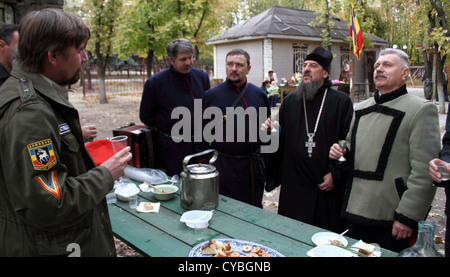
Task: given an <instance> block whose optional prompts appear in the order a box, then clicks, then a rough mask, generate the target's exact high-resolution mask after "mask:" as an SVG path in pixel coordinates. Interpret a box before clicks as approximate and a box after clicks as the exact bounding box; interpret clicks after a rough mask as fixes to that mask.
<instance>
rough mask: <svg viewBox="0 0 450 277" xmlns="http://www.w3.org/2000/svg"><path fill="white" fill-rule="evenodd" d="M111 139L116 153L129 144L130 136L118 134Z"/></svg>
mask: <svg viewBox="0 0 450 277" xmlns="http://www.w3.org/2000/svg"><path fill="white" fill-rule="evenodd" d="M109 140H110V141H111V144H112V147H113V150H114V153H117V152H119V151H120V150H122V149H124V148H125V147H127V145H128V137H127V136H116V137H112V138H110V139H109Z"/></svg>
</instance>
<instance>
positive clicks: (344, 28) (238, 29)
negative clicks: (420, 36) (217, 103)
mask: <svg viewBox="0 0 450 277" xmlns="http://www.w3.org/2000/svg"><path fill="white" fill-rule="evenodd" d="M316 17H317V15H316V14H315V12H314V11H310V10H299V9H294V8H284V7H279V6H273V7H272V8H270V9H268V10H266V11H264V12H262V13H260V14H258V15H256V16H255V17H253V18H251V19H249V20H247V21H245V22H244V23H241V24H238V25H236V26H233V27H232V28H230V29H228V30H227V31H225V32H224V33H223V34H221V35H219V36H217V37H213V38H211V39H209V40H208V41H207V44H208V45H213V46H214V74H215V78H218V79H224V80H225V79H226V73H225V57H226V54H227V53H228V52H229V51H230V50H232V49H234V48H242V49H244V50H246V51H247V52H248V53H249V54H250V63H251V66H252V69H251V71H250V73H249V75H248V80H249V82H251V83H253V84H255V85H257V86H260V85H261V84H262V81H263V78H264V75H265V74H266V73H267V71H268V70H269V69H273V70H274V72H275V73H276V74H277V77H278V79H279V82H280V81H281V78H286V79H287V78H288V76H289V75H293V74H294V73H296V72H301V68H302V65H303V60H304V58H305V57H306V55H307V54H308V53H310V52H311V51H312V50H313V49H314V48H316V47H317V46H321V43H322V29H323V28H318V27H313V26H312V25H311V23H317V19H316ZM330 20H332V22H333V24H334V26H333V29H332V32H331V38H332V40H331V41H332V49H331V51H332V52H333V54H334V59H333V62H332V68H331V72H330V78H331V79H332V80H337V79H339V74H340V72H341V70H342V68H343V66H344V64H345V63H346V62H348V61H349V59H350V58H352V59H353V61H354V63H355V68H354V82H355V83H358V82H359V83H368V84H369V85H368V86H366V92H369V91H370V92H373V91H374V85H373V78H372V76H373V65H374V63H375V60H376V57H377V55H378V53H379V52H380V50H381V49H382V48H384V47H386V46H388V45H389V43H388V42H387V41H385V40H383V39H381V38H379V37H376V36H375V37H372V38H371V40H372V42H373V47H371V48H367V47H365V48H364V51H363V53H361V57H360V61H358V60H357V58H356V56H355V55H354V54H353V53H352V54H351V55H350V44H349V42H348V38H349V35H350V26H349V24H348V22H345V21H343V20H341V19H339V18H337V17H335V16H331V18H330ZM344 39H347V42H346V41H344ZM365 40H367V38H365Z"/></svg>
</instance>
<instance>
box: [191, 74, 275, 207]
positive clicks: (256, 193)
mask: <svg viewBox="0 0 450 277" xmlns="http://www.w3.org/2000/svg"><path fill="white" fill-rule="evenodd" d="M247 84H248V86H247V89H246V90H245V93H244V95H243V98H240V99H239V101H238V102H237V103H236V106H235V107H236V108H237V107H242V109H243V110H247V108H249V107H254V108H255V109H256V110H259V108H260V107H261V108H264V109H266V110H267V116H268V117H270V107H269V102H268V99H267V94H266V93H265V92H264V91H263V90H262V89H261V88H259V87H256V86H255V85H253V84H250V83H247ZM244 87H245V84H244V85H243V86H241V87H240V88H237V87H236V86H235V85H234V84H232V83H231V82H229V81H226V82H223V83H222V84H220V85H218V86H216V87H214V88H211V89H210V90H208V91H207V92H206V93H205V96H204V97H203V108H204V110H205V109H207V108H208V107H219V108H220V109H221V110H222V114H223V115H226V114H227V107H232V106H233V103H234V102H235V100H236V99H237V97H239V95H240V94H241V93H242V92H243V90H244ZM247 115H248V114H247V113H246V116H245V119H244V120H242V118H241V119H239V118H238V117H237V116H228V117H227V119H226V120H225V122H223V138H222V142H220V141H216V140H215V141H212V142H210V143H209V145H207V144H203V145H202V146H201V149H199V151H200V150H203V149H204V148H206V147H208V148H212V149H216V150H218V151H219V157H218V159H217V160H216V162H215V163H214V166H216V168H217V170H218V171H219V183H220V185H219V192H220V194H222V195H225V196H229V197H231V198H234V199H237V200H240V201H243V202H246V203H248V204H251V205H255V206H258V207H262V203H261V200H262V196H263V193H264V183H265V163H264V162H263V159H264V158H265V157H264V154H261V153H260V152H259V150H260V145H261V142H260V140H259V135H258V132H259V124H260V123H262V122H264V121H265V120H266V118H262V119H260V118H259V113H258V116H257V118H252V117H250V116H247ZM211 120H212V119H211ZM211 120H204V123H203V125H204V126H205V125H207V124H208V122H211ZM231 120H233V121H234V124H233V126H234V130H233V132H234V138H233V140H232V141H227V140H226V136H227V133H228V132H229V131H230V130H228V129H227V128H226V125H227V122H229V121H231ZM238 120H239V122H238ZM252 120H253V121H252ZM238 125H239V126H244V127H245V139H244V140H245V141H243V142H238V141H237V137H238V131H237V129H238Z"/></svg>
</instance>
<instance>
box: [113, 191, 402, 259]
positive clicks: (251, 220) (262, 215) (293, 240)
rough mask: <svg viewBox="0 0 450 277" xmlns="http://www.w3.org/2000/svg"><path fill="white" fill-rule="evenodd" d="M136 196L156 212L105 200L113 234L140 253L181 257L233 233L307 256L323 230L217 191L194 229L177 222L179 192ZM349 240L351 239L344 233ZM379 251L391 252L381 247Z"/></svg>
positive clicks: (292, 254) (285, 252)
mask: <svg viewBox="0 0 450 277" xmlns="http://www.w3.org/2000/svg"><path fill="white" fill-rule="evenodd" d="M138 201H139V202H143V201H144V202H147V201H149V202H153V203H155V202H160V203H161V206H160V209H159V212H158V213H140V212H137V211H136V210H134V209H130V208H129V205H128V202H123V201H120V200H118V201H117V203H114V204H108V206H109V213H110V217H111V223H112V227H113V231H114V234H115V235H116V236H117V237H118V238H119V239H120V240H122V241H123V242H125V243H126V244H128V245H129V246H130V247H132V248H133V249H135V250H136V251H138V252H140V253H141V254H142V255H144V256H152V257H186V256H187V255H188V253H189V251H190V250H191V249H192V248H193V247H194V246H195V245H197V244H198V243H201V242H203V241H206V240H210V239H219V238H234V239H240V240H247V241H251V242H255V243H259V244H262V245H264V246H266V247H270V248H272V249H274V250H276V251H278V252H280V253H281V254H283V255H284V256H286V257H307V254H306V253H307V252H308V251H309V250H311V249H312V248H314V247H315V245H314V244H313V242H312V241H311V237H312V236H313V235H314V234H315V233H317V232H322V231H326V230H324V229H321V228H317V227H315V226H312V225H309V224H305V223H302V222H300V221H297V220H293V219H290V218H287V217H285V216H282V215H278V214H275V213H272V212H269V211H266V210H264V209H261V208H257V207H254V206H251V205H248V204H246V203H243V202H240V201H237V200H234V199H232V198H229V197H226V196H222V195H220V196H219V205H218V207H217V208H216V209H215V210H214V213H213V217H212V218H211V220H210V221H209V226H208V228H206V229H205V230H204V231H202V232H197V233H196V231H195V230H194V229H191V228H189V227H187V226H186V225H185V223H183V222H180V218H181V215H182V214H183V213H184V212H186V210H184V209H183V208H181V206H180V197H179V194H177V195H175V197H174V198H173V199H171V200H168V201H158V200H156V199H155V198H154V197H153V194H152V193H151V192H148V193H145V192H142V191H141V192H140V193H139V199H138ZM346 239H347V240H348V242H349V245H353V244H354V243H356V240H354V239H352V238H349V237H346ZM382 256H385V257H386V256H388V257H389V256H390V257H392V256H396V253H394V252H390V251H387V250H382Z"/></svg>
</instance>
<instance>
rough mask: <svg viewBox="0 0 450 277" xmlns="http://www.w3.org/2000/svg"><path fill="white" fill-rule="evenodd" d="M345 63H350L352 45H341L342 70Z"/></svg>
mask: <svg viewBox="0 0 450 277" xmlns="http://www.w3.org/2000/svg"><path fill="white" fill-rule="evenodd" d="M345 64H349V65H350V47H349V46H341V70H342V69H344V66H345Z"/></svg>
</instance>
